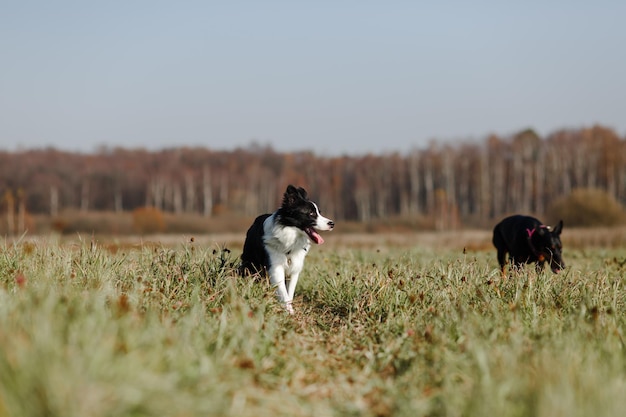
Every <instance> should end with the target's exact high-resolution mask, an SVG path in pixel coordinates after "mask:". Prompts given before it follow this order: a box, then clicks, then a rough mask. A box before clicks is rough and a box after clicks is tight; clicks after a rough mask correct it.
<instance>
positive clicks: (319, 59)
mask: <svg viewBox="0 0 626 417" xmlns="http://www.w3.org/2000/svg"><path fill="white" fill-rule="evenodd" d="M624 16H626V1H623V0H620V1H609V0H594V1H579V0H542V1H537V0H527V1H523V2H521V1H506V0H499V1H495V0H492V1H487V0H474V1H447V0H442V1H428V2H426V1H418V0H415V1H394V0H390V1H371V0H361V1H353V0H334V1H326V0H317V1H297V0H292V1H278V0H265V1H238V0H233V1H207V0H205V1H185V0H181V1H159V0H156V1H143V0H125V1H117V0H108V1H80V0H76V1H66V0H59V1H30V0H19V1H17V0H14V1H13V0H9V1H5V2H2V4H1V5H0V149H2V150H10V151H12V150H23V149H31V148H42V147H55V148H58V149H63V150H69V151H78V152H94V151H97V150H98V149H101V148H102V147H109V148H111V147H118V146H121V147H126V148H146V149H149V150H157V149H163V148H172V147H178V146H202V147H207V148H211V149H216V150H230V149H235V148H237V147H243V148H245V147H246V146H250V145H251V144H253V143H256V144H260V145H269V146H272V147H273V148H274V149H275V150H277V151H281V152H291V151H303V150H305V151H313V152H316V153H318V154H322V155H338V154H364V153H386V152H403V151H408V150H411V149H415V148H421V147H424V146H427V144H428V143H430V142H431V141H447V142H450V141H457V140H481V139H483V138H485V137H487V136H488V135H489V134H497V135H500V136H504V137H506V136H510V135H512V134H514V133H516V132H518V131H521V130H523V129H526V128H532V129H535V131H537V133H539V134H540V135H542V136H545V135H547V134H550V133H552V132H555V131H557V130H561V129H578V128H583V127H589V126H592V125H593V124H602V125H604V126H606V127H609V128H612V129H614V130H615V131H616V132H617V133H618V134H619V135H620V136H623V135H625V134H626V52H625V51H626V46H625V45H626V24H625V23H624Z"/></svg>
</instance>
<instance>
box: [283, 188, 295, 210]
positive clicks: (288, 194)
mask: <svg viewBox="0 0 626 417" xmlns="http://www.w3.org/2000/svg"><path fill="white" fill-rule="evenodd" d="M297 196H298V189H297V188H296V187H294V186H293V185H291V184H289V185H288V186H287V189H286V190H285V194H284V195H283V206H288V205H292V204H293V203H294V202H295V201H296V197H297Z"/></svg>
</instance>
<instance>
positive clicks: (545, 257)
mask: <svg viewBox="0 0 626 417" xmlns="http://www.w3.org/2000/svg"><path fill="white" fill-rule="evenodd" d="M562 230H563V220H561V221H559V223H558V224H557V225H556V226H555V227H554V228H550V227H548V226H544V225H541V226H537V227H535V229H534V230H532V231H529V237H530V240H531V244H532V246H533V248H534V249H535V251H536V252H537V256H538V258H539V261H540V262H544V261H548V262H549V263H550V269H552V272H555V273H556V272H559V271H560V270H561V269H563V268H565V262H563V257H562V254H561V250H562V248H563V246H562V245H561V231H562Z"/></svg>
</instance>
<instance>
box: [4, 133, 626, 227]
mask: <svg viewBox="0 0 626 417" xmlns="http://www.w3.org/2000/svg"><path fill="white" fill-rule="evenodd" d="M289 183H293V184H297V185H300V186H302V187H304V188H306V189H307V190H308V192H309V194H310V195H311V196H312V197H313V198H315V199H316V200H317V201H318V202H319V203H320V206H321V207H322V208H323V209H324V211H325V213H327V214H328V215H329V216H333V218H335V219H337V220H354V221H362V222H365V221H369V220H372V219H381V218H390V217H394V218H411V217H416V216H421V217H424V218H431V219H433V221H434V222H435V223H436V224H435V225H436V227H437V228H439V229H446V228H454V227H456V226H459V225H460V224H463V223H469V224H472V223H473V224H479V223H480V222H481V221H482V222H484V221H487V220H490V219H495V218H498V217H501V216H502V215H504V214H507V213H511V212H524V213H535V214H542V213H545V212H546V210H547V209H548V207H549V205H550V203H551V202H552V201H553V200H554V199H555V198H557V197H560V196H564V195H567V194H569V193H570V192H571V191H572V190H574V189H576V188H594V189H601V190H604V191H606V192H607V193H608V194H610V195H611V196H613V197H614V198H615V199H616V200H617V201H619V202H621V203H622V204H625V203H626V139H625V138H624V137H620V136H619V135H618V134H616V132H615V131H613V130H612V129H610V128H607V127H603V126H593V127H590V128H583V129H570V130H559V131H556V132H554V133H551V134H549V135H548V136H547V137H544V138H542V137H540V136H539V135H538V134H537V133H536V132H534V131H533V130H530V129H529V130H523V131H520V132H518V133H516V134H514V135H511V136H508V137H501V136H497V135H491V136H488V137H486V138H484V139H482V140H480V141H472V142H469V141H463V142H456V143H445V144H444V143H437V142H434V141H433V142H431V143H430V145H428V146H426V147H424V148H419V149H418V148H415V149H413V150H411V151H409V152H406V153H389V154H383V155H372V154H368V155H360V156H350V155H343V156H320V155H316V154H314V153H313V152H309V151H303V152H295V153H280V152H276V151H274V150H273V149H272V148H271V147H269V146H260V145H254V144H253V145H251V146H250V147H248V148H246V149H242V148H238V149H235V150H232V151H215V150H210V149H206V148H186V147H181V148H172V149H165V150H160V151H147V150H144V149H125V148H113V149H109V148H101V149H100V150H98V151H97V152H94V153H90V154H84V153H75V152H65V151H60V150H57V149H54V148H48V149H33V150H20V151H15V152H0V193H1V196H2V204H1V206H0V207H1V208H0V210H1V211H2V212H3V213H8V214H9V215H13V213H15V216H19V215H20V213H23V212H24V211H27V212H28V213H34V214H49V215H51V216H56V215H57V214H59V212H60V211H62V210H66V209H74V210H81V211H85V212H88V211H117V212H121V211H129V210H134V209H137V208H139V207H146V206H147V207H154V208H157V209H159V210H162V211H166V212H173V213H201V214H203V215H205V216H213V215H218V214H220V213H224V212H229V213H235V214H240V215H244V216H254V215H256V214H258V213H262V212H270V211H273V210H275V209H276V208H277V206H278V205H279V204H280V201H281V198H282V193H283V191H284V189H285V187H286V185H287V184H289Z"/></svg>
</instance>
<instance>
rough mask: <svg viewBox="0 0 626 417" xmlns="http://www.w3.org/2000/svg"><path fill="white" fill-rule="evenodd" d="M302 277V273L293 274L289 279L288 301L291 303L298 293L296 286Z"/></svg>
mask: <svg viewBox="0 0 626 417" xmlns="http://www.w3.org/2000/svg"><path fill="white" fill-rule="evenodd" d="M299 276H300V271H297V272H293V273H292V274H291V277H290V278H289V288H288V289H287V300H289V302H290V303H291V302H292V301H293V296H294V294H295V293H296V285H297V284H298V277H299Z"/></svg>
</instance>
